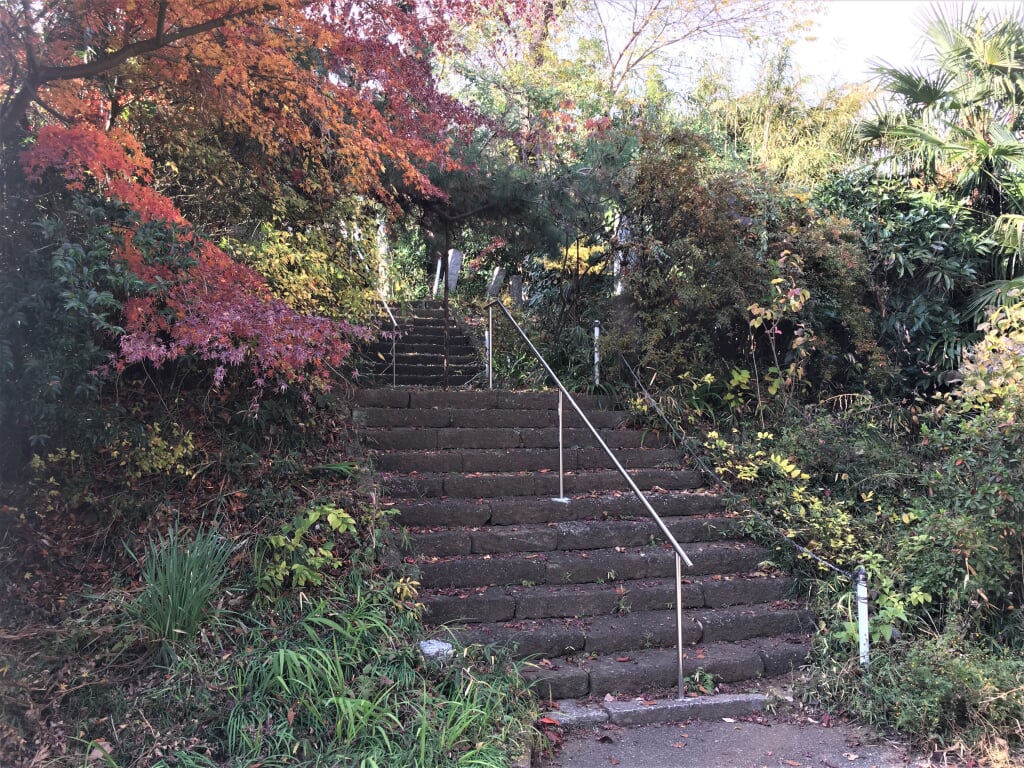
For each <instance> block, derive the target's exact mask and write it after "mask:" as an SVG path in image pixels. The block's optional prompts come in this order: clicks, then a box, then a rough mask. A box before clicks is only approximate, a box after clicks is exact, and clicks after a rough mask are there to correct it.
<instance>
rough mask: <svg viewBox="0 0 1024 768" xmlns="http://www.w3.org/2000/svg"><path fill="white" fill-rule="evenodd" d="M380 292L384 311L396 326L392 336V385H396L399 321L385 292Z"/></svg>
mask: <svg viewBox="0 0 1024 768" xmlns="http://www.w3.org/2000/svg"><path fill="white" fill-rule="evenodd" d="M378 293H379V294H380V302H381V304H383V305H384V311H385V312H387V313H388V318H390V320H391V325H392V327H393V328H394V331H393V332H392V336H391V386H393V387H394V386H396V385H397V383H398V361H397V359H396V358H397V354H396V352H395V346H396V344H397V343H398V321H397V320H395V316H394V315H393V314H392V313H391V307H389V306H388V300H387V299H385V298H384V292H383V291H378Z"/></svg>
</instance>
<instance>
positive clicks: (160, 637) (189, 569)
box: [130, 526, 231, 663]
mask: <svg viewBox="0 0 1024 768" xmlns="http://www.w3.org/2000/svg"><path fill="white" fill-rule="evenodd" d="M230 556H231V542H229V541H226V540H224V539H223V538H221V537H220V536H219V535H218V534H217V533H216V532H215V531H206V532H203V533H199V534H197V535H196V537H195V538H194V539H193V540H192V541H186V540H185V539H183V538H182V536H181V534H180V532H179V531H178V529H177V527H176V526H175V527H172V528H171V529H170V530H169V531H168V532H167V535H166V536H160V537H159V538H157V539H155V540H151V541H150V543H149V546H148V547H147V549H146V553H145V555H144V559H143V562H142V582H143V585H144V586H143V590H142V593H141V594H140V595H139V596H138V597H137V598H136V599H135V600H134V601H133V602H132V604H131V607H130V613H131V614H132V616H133V617H134V618H135V619H136V620H137V621H139V622H140V623H141V624H142V626H144V627H145V628H146V631H147V632H148V634H149V637H150V639H151V640H152V641H153V642H155V643H156V644H157V660H158V662H159V663H169V662H170V661H172V660H173V659H174V658H176V656H177V651H178V649H180V648H183V647H187V646H188V645H189V644H190V643H191V642H192V640H193V639H194V638H195V635H196V633H197V632H198V631H199V628H200V627H201V626H202V624H203V622H204V621H205V620H206V619H207V617H208V616H209V615H210V612H211V611H210V606H211V603H212V602H213V600H214V598H215V597H217V595H218V593H219V591H220V588H221V585H222V584H223V583H224V580H225V578H226V577H227V573H228V559H229V558H230Z"/></svg>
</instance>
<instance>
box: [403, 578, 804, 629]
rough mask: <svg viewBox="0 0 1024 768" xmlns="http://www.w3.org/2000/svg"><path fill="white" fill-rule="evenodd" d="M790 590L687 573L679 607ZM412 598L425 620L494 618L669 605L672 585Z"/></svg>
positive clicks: (760, 581) (633, 583)
mask: <svg viewBox="0 0 1024 768" xmlns="http://www.w3.org/2000/svg"><path fill="white" fill-rule="evenodd" d="M793 589H794V583H793V580H792V579H791V578H790V577H788V576H780V575H778V574H775V573H765V572H761V571H754V572H752V573H747V574H738V575H732V576H722V575H719V574H715V575H713V576H704V577H697V578H689V579H684V583H683V590H682V595H683V607H684V608H723V607H726V606H731V605H744V604H754V603H768V602H774V601H777V600H783V599H785V598H787V597H790V596H791V595H792V593H793ZM418 599H419V601H420V602H421V603H422V604H423V606H424V611H423V620H424V621H425V622H426V623H427V624H432V625H435V626H436V625H440V624H450V623H460V624H475V623H498V622H510V621H516V620H520V619H542V618H572V617H579V616H602V615H604V616H610V615H614V614H624V613H636V612H640V611H656V610H674V609H675V603H676V586H675V579H674V578H670V579H646V580H644V579H641V580H634V579H626V580H622V581H617V582H615V583H614V584H568V585H564V584H560V585H555V586H539V587H482V588H477V589H462V590H454V589H449V590H445V591H442V592H438V591H433V592H431V591H427V590H424V591H423V592H421V593H420V596H419V598H418Z"/></svg>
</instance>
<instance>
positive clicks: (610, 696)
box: [604, 693, 615, 701]
mask: <svg viewBox="0 0 1024 768" xmlns="http://www.w3.org/2000/svg"><path fill="white" fill-rule="evenodd" d="M604 700H605V701H615V697H614V696H612V695H611V694H610V693H606V694H605V695H604Z"/></svg>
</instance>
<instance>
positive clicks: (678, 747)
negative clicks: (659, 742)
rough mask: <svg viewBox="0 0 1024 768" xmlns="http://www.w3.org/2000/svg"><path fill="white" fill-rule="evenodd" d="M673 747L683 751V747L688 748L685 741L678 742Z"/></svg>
mask: <svg viewBox="0 0 1024 768" xmlns="http://www.w3.org/2000/svg"><path fill="white" fill-rule="evenodd" d="M672 746H673V747H675V748H676V749H682V748H683V747H685V746H686V742H685V741H677V742H676V743H675V744H673V745H672Z"/></svg>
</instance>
